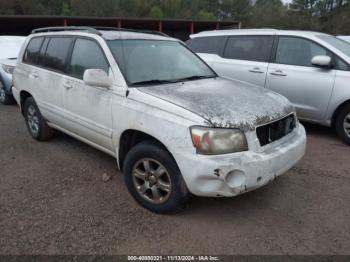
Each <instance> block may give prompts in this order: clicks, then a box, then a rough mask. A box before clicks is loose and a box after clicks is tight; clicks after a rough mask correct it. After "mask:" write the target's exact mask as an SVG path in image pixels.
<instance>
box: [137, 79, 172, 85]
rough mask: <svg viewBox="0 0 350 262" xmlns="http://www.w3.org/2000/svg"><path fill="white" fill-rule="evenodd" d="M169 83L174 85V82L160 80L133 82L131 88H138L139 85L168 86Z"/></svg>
mask: <svg viewBox="0 0 350 262" xmlns="http://www.w3.org/2000/svg"><path fill="white" fill-rule="evenodd" d="M170 83H175V81H170V80H161V79H152V80H147V81H140V82H135V83H132V84H131V85H132V86H140V85H155V84H158V85H161V84H170Z"/></svg>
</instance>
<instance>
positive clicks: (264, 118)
mask: <svg viewBox="0 0 350 262" xmlns="http://www.w3.org/2000/svg"><path fill="white" fill-rule="evenodd" d="M138 90H139V91H141V92H144V93H147V94H149V95H152V96H155V97H158V98H160V99H163V100H166V101H168V102H170V103H173V104H176V105H178V106H181V107H183V108H185V109H187V110H190V111H191V112H193V113H196V114H198V115H200V116H201V117H203V118H204V119H205V120H206V122H207V124H208V125H209V126H211V127H218V128H220V127H221V128H238V129H240V130H242V131H249V130H254V129H255V127H256V126H259V125H262V124H265V123H268V122H271V121H274V120H277V119H280V118H281V117H284V116H286V115H288V114H290V113H292V112H294V108H293V106H292V105H291V104H290V103H289V101H288V100H287V99H286V98H284V97H283V96H281V95H278V94H276V93H274V92H271V91H268V90H266V89H264V88H262V87H256V86H253V85H250V84H248V83H245V82H240V81H234V80H228V79H224V78H219V77H218V78H211V79H203V80H197V81H188V82H182V83H176V84H166V85H157V86H147V87H140V88H138Z"/></svg>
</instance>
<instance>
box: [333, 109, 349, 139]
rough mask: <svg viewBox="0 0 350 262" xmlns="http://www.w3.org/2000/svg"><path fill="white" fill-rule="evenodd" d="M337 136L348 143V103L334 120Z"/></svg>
mask: <svg viewBox="0 0 350 262" xmlns="http://www.w3.org/2000/svg"><path fill="white" fill-rule="evenodd" d="M336 129H337V133H338V136H339V137H340V138H341V139H342V140H343V141H344V142H345V143H347V144H348V145H350V104H349V105H346V106H345V107H344V108H343V109H342V110H341V111H340V113H339V114H338V116H337V120H336Z"/></svg>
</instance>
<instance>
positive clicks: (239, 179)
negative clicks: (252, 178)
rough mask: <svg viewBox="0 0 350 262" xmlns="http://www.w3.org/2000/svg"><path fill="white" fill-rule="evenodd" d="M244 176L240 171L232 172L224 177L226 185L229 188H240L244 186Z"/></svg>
mask: <svg viewBox="0 0 350 262" xmlns="http://www.w3.org/2000/svg"><path fill="white" fill-rule="evenodd" d="M245 181H246V176H245V174H244V172H243V171H241V170H232V171H231V172H230V173H228V174H227V176H226V183H227V184H228V185H229V186H230V187H231V188H237V187H241V186H243V185H244V184H245Z"/></svg>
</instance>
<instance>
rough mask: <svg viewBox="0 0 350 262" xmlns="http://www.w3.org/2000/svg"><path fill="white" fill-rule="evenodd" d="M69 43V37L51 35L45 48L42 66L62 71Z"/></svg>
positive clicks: (64, 66)
mask: <svg viewBox="0 0 350 262" xmlns="http://www.w3.org/2000/svg"><path fill="white" fill-rule="evenodd" d="M71 43H72V38H70V37H52V38H51V39H50V42H49V44H48V46H47V49H46V53H45V57H44V61H43V66H44V67H46V68H49V69H53V70H55V71H60V72H64V71H65V68H66V61H67V57H68V53H69V49H70V45H71Z"/></svg>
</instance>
